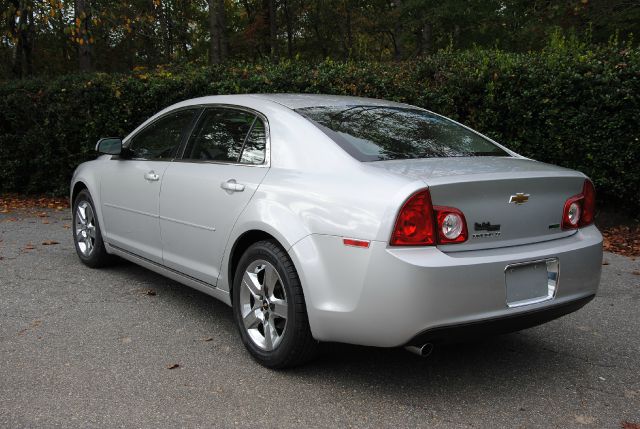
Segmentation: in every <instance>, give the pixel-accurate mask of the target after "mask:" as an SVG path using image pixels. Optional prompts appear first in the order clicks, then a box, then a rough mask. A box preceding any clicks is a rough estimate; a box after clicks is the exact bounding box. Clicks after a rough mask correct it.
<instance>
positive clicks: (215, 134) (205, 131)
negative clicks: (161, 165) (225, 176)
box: [184, 108, 256, 162]
mask: <svg viewBox="0 0 640 429" xmlns="http://www.w3.org/2000/svg"><path fill="white" fill-rule="evenodd" d="M255 117H256V116H255V115H253V114H251V113H248V112H243V111H241V110H234V109H223V108H213V109H207V110H206V111H205V113H204V114H203V117H202V119H201V121H200V125H199V126H198V127H197V129H196V131H195V132H194V134H193V136H192V137H191V141H190V143H189V146H188V147H187V151H186V152H185V156H184V157H185V159H195V160H203V161H227V162H238V159H239V158H240V152H241V151H242V145H243V144H244V141H245V137H247V133H248V132H249V130H250V128H251V124H253V121H254V119H255Z"/></svg>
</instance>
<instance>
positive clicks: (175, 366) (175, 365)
mask: <svg viewBox="0 0 640 429" xmlns="http://www.w3.org/2000/svg"><path fill="white" fill-rule="evenodd" d="M176 368H180V365H178V364H177V363H172V364H171V365H167V369H176Z"/></svg>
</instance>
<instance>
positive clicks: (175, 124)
mask: <svg viewBox="0 0 640 429" xmlns="http://www.w3.org/2000/svg"><path fill="white" fill-rule="evenodd" d="M195 112H196V110H194V109H186V110H178V111H177V112H172V113H169V114H167V115H165V116H163V117H162V118H160V119H158V120H157V121H155V122H153V123H152V124H151V125H149V126H147V127H146V128H144V129H143V130H142V131H140V132H139V133H138V134H136V135H135V136H134V137H133V138H132V139H131V143H130V144H129V149H130V150H131V151H132V157H133V158H140V159H149V160H169V159H173V158H175V157H176V154H177V153H178V149H179V147H180V143H181V142H182V137H183V136H184V134H185V132H186V131H187V129H188V127H189V125H191V122H192V121H193V116H194V113H195Z"/></svg>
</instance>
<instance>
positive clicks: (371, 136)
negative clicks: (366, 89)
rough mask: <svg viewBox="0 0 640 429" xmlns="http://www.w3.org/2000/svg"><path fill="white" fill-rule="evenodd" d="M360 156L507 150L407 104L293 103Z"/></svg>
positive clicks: (368, 158)
mask: <svg viewBox="0 0 640 429" xmlns="http://www.w3.org/2000/svg"><path fill="white" fill-rule="evenodd" d="M296 112H298V113H300V114H301V115H303V116H305V117H306V118H308V119H310V120H311V121H312V122H314V123H315V124H316V125H318V126H319V127H320V129H322V130H323V131H324V132H325V133H326V134H327V135H329V137H331V138H332V139H333V140H334V141H335V142H336V143H337V144H338V145H340V146H341V147H342V148H343V149H344V150H345V151H347V152H348V153H349V154H350V155H352V156H353V157H354V158H356V159H358V160H360V161H383V160H391V159H416V158H437V157H455V156H509V154H508V153H506V152H505V151H504V150H502V149H501V148H500V147H498V146H496V145H495V144H493V143H492V142H491V141H489V140H487V139H486V138H484V137H482V136H481V135H479V134H476V133H474V132H473V131H470V130H468V129H466V128H464V127H462V126H460V125H458V124H456V123H455V122H453V121H450V120H448V119H445V118H443V117H440V116H437V115H434V114H432V113H429V112H426V111H423V110H420V109H411V108H402V107H390V106H323V107H308V108H304V109H297V110H296Z"/></svg>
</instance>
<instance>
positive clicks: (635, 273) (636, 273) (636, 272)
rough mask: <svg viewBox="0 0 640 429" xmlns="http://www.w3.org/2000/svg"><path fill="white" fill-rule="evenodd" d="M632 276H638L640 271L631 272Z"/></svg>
mask: <svg viewBox="0 0 640 429" xmlns="http://www.w3.org/2000/svg"><path fill="white" fill-rule="evenodd" d="M631 274H633V275H634V276H640V271H631Z"/></svg>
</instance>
